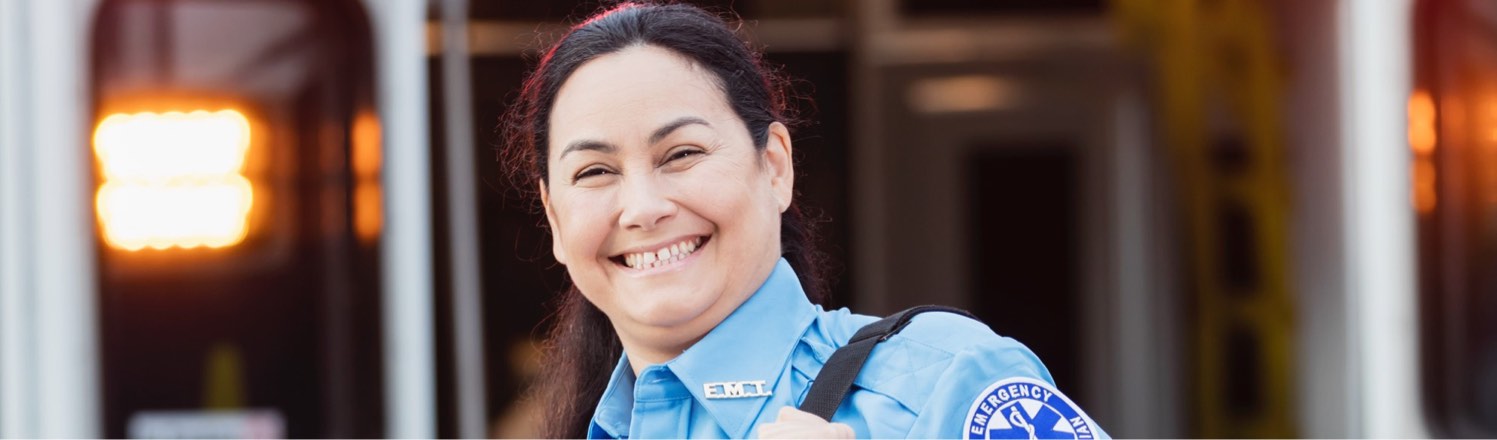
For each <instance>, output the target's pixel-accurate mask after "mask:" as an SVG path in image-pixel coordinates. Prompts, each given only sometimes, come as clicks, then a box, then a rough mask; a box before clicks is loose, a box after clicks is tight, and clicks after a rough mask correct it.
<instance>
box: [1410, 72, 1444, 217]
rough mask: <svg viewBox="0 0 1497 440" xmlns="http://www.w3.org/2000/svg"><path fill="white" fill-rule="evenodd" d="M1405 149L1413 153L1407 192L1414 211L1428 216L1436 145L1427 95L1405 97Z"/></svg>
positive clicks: (1432, 201)
mask: <svg viewBox="0 0 1497 440" xmlns="http://www.w3.org/2000/svg"><path fill="white" fill-rule="evenodd" d="M1408 111H1409V149H1411V150H1413V152H1414V162H1413V164H1411V165H1410V167H1409V179H1410V183H1411V186H1412V187H1413V191H1410V192H1409V197H1410V198H1411V200H1410V202H1411V203H1412V204H1413V205H1414V211H1415V212H1418V213H1420V214H1429V213H1431V212H1434V211H1435V206H1436V204H1437V198H1438V197H1439V196H1438V194H1437V192H1438V191H1436V190H1437V189H1438V188H1436V184H1437V181H1436V180H1435V165H1434V154H1435V147H1436V146H1437V143H1438V142H1439V135H1438V129H1437V127H1436V126H1435V100H1434V98H1433V97H1431V96H1430V94H1429V91H1427V90H1423V89H1416V90H1414V92H1413V93H1411V94H1409V108H1408Z"/></svg>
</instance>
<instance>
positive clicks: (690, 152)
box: [665, 149, 702, 162]
mask: <svg viewBox="0 0 1497 440" xmlns="http://www.w3.org/2000/svg"><path fill="white" fill-rule="evenodd" d="M698 154H702V151H701V150H695V149H685V150H681V151H677V152H675V153H671V155H670V157H667V158H665V161H666V162H670V161H674V160H677V159H685V158H688V157H691V156H695V155H698Z"/></svg>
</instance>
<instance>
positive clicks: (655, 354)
mask: <svg viewBox="0 0 1497 440" xmlns="http://www.w3.org/2000/svg"><path fill="white" fill-rule="evenodd" d="M614 330H615V331H617V332H618V335H619V342H620V343H621V344H622V345H623V346H624V354H627V355H628V356H629V368H630V369H632V370H634V377H639V372H640V371H642V370H644V369H645V367H648V366H651V365H659V364H663V363H666V362H669V361H670V360H671V359H675V358H676V357H677V356H680V355H681V353H683V352H685V351H686V349H687V348H691V346H692V345H694V344H696V343H697V341H700V340H702V337H703V336H706V335H705V334H702V335H697V336H696V337H693V338H691V339H690V340H686V341H674V342H671V341H668V340H661V339H659V338H639V337H631V336H629V333H627V332H624V331H622V329H618V328H615V329H614ZM652 339H653V340H652ZM652 342H653V343H652Z"/></svg>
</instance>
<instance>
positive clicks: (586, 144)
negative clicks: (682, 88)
mask: <svg viewBox="0 0 1497 440" xmlns="http://www.w3.org/2000/svg"><path fill="white" fill-rule="evenodd" d="M688 125H705V126H708V127H711V126H712V124H709V123H707V120H705V119H702V118H698V117H696V116H683V117H680V118H676V120H674V121H671V122H670V123H667V124H665V125H662V126H660V128H657V129H655V132H653V133H650V143H651V144H654V143H656V142H660V141H661V140H664V139H665V137H666V136H670V135H671V133H673V132H675V131H676V130H678V129H680V128H681V127H685V126H688ZM583 150H592V151H598V152H602V153H613V152H614V151H616V150H618V147H615V146H613V144H610V143H607V142H603V141H596V140H590V139H583V140H579V141H575V142H572V143H570V144H567V148H566V149H563V150H561V156H560V157H558V158H557V159H558V160H560V159H562V158H565V157H567V153H571V152H573V151H583Z"/></svg>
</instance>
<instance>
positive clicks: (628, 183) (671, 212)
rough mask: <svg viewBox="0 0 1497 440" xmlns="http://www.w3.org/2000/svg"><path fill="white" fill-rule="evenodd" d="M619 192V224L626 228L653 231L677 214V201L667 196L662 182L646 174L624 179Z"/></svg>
mask: <svg viewBox="0 0 1497 440" xmlns="http://www.w3.org/2000/svg"><path fill="white" fill-rule="evenodd" d="M622 186H623V187H622V188H621V189H620V193H619V205H620V207H621V208H622V209H623V212H621V213H619V226H621V227H623V228H624V229H626V230H640V231H652V230H654V229H655V228H656V227H658V226H660V224H661V223H663V222H665V221H666V220H667V219H670V218H671V217H674V216H675V215H676V210H677V206H676V203H675V202H673V201H671V200H670V198H668V197H666V194H665V189H666V188H664V186H663V185H661V182H659V180H658V179H656V178H655V177H654V176H651V175H648V174H645V175H643V176H640V175H636V176H630V177H629V178H626V179H624V181H623V183H622Z"/></svg>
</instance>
